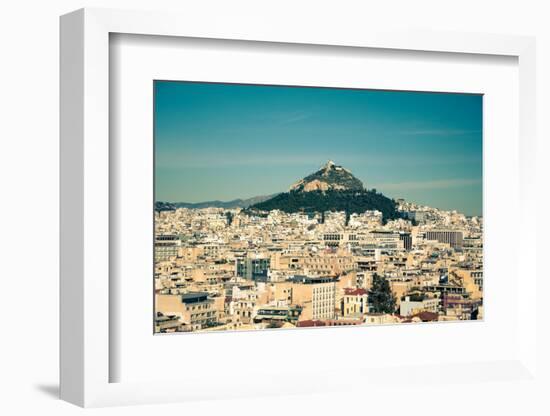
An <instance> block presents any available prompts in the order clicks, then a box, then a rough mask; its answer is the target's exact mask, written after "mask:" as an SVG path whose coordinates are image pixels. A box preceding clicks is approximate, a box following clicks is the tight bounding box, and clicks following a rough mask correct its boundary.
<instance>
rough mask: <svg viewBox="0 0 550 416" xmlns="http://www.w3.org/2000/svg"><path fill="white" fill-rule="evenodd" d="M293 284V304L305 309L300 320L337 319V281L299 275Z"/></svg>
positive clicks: (294, 277) (329, 278)
mask: <svg viewBox="0 0 550 416" xmlns="http://www.w3.org/2000/svg"><path fill="white" fill-rule="evenodd" d="M291 282H292V304H293V305H299V306H301V307H302V308H303V309H302V314H301V315H300V320H308V319H313V320H323V319H333V318H334V317H335V306H336V305H335V304H336V279H334V278H331V277H309V276H301V275H297V276H293V278H292V279H291Z"/></svg>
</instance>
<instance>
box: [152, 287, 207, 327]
mask: <svg viewBox="0 0 550 416" xmlns="http://www.w3.org/2000/svg"><path fill="white" fill-rule="evenodd" d="M156 298H157V312H161V313H163V314H164V315H172V316H177V317H178V318H179V320H180V321H181V323H182V325H184V326H185V327H186V328H187V329H188V330H191V331H196V330H199V329H203V328H205V327H209V326H214V325H216V323H217V318H216V316H217V313H216V310H215V309H214V307H213V304H214V301H213V300H211V299H209V298H208V293H206V292H189V293H184V294H175V295H173V294H157V296H156Z"/></svg>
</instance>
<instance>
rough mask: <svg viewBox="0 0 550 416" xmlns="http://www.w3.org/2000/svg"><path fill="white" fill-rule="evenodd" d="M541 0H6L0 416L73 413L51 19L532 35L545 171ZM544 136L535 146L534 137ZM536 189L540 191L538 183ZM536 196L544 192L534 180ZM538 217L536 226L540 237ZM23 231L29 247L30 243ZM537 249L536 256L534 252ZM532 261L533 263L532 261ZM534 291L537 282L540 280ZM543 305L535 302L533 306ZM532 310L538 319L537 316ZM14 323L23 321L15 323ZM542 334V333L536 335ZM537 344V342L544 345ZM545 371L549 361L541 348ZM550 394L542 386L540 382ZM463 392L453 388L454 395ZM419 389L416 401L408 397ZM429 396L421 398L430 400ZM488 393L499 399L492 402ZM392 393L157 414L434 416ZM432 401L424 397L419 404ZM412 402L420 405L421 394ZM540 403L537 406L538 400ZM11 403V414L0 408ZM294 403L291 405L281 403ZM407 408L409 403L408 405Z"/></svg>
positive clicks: (479, 398)
mask: <svg viewBox="0 0 550 416" xmlns="http://www.w3.org/2000/svg"><path fill="white" fill-rule="evenodd" d="M546 3H548V2H546V1H544V0H541V1H535V0H523V1H505V0H485V1H480V0H473V1H472V0H461V1H442V0H434V1H429V0H414V1H411V0H397V1H396V0H394V1H383V0H377V1H371V0H362V1H357V2H352V1H344V0H340V1H331V2H326V1H321V0H317V1H298V0H291V1H285V0H278V1H268V2H265V1H258V0H256V1H252V0H251V1H225V2H224V1H219V2H214V1H200V2H199V1H196V2H193V4H192V3H191V2H188V1H185V0H179V1H152V0H149V1H144V0H134V1H130V0H111V1H107V0H105V1H100V0H89V1H87V2H82V1H69V0H49V1H38V0H18V1H15V0H11V1H10V0H5V1H4V2H3V3H2V6H1V9H0V31H1V36H0V39H1V49H0V52H1V57H2V59H1V63H0V74H1V77H0V82H1V88H0V106H1V108H0V110H1V111H0V114H1V118H0V120H1V127H2V130H1V132H2V134H1V138H0V146H1V151H0V178H1V184H2V196H3V198H2V203H1V204H0V209H1V211H2V212H1V215H0V218H1V221H2V224H1V227H0V232H1V233H2V238H1V239H0V244H1V245H2V247H1V251H0V253H2V254H1V256H0V260H1V268H0V270H1V272H0V276H1V277H2V283H3V284H2V289H3V290H2V298H1V299H2V301H1V302H0V307H1V308H2V315H1V316H2V323H3V325H2V328H3V333H2V341H1V342H0V360H1V361H0V371H1V377H0V383H1V390H0V391H1V394H0V397H1V399H0V409H2V410H3V411H2V413H4V414H22V413H28V414H34V413H38V412H41V413H45V414H49V413H52V414H72V413H77V412H79V411H80V409H78V408H75V407H73V406H71V405H68V404H66V403H63V402H60V401H57V400H55V399H54V396H55V395H56V394H57V371H58V370H57V368H58V357H57V355H58V351H57V348H58V324H57V321H58V306H57V301H58V282H57V274H58V117H59V114H58V84H59V82H58V61H59V48H58V16H59V15H61V14H63V13H66V12H69V11H72V10H74V9H77V8H80V7H84V6H94V7H116V8H136V9H174V10H176V9H178V10H181V11H185V12H188V13H196V14H197V15H201V16H205V19H206V20H208V17H207V16H208V15H209V14H210V13H221V14H224V15H226V16H227V19H231V15H232V14H235V13H246V14H250V15H252V16H253V15H255V14H256V15H257V14H261V15H268V16H271V17H272V18H273V19H276V20H280V21H281V22H282V23H281V24H282V25H284V23H283V22H284V20H285V19H292V20H298V21H300V20H303V24H304V30H307V22H308V20H310V19H322V20H325V21H326V22H327V25H339V24H345V25H358V26H359V27H360V26H363V25H369V22H373V21H376V22H380V21H387V24H388V26H401V27H402V26H406V27H431V28H433V29H441V30H459V31H464V30H471V31H476V32H491V33H513V34H524V35H536V36H537V37H538V91H539V95H538V105H539V106H538V115H539V122H538V123H539V126H538V127H539V142H540V148H539V151H538V154H539V157H540V161H539V166H540V165H543V164H544V166H541V174H542V173H543V171H544V174H545V176H546V177H547V176H548V163H546V160H545V159H546V158H548V156H549V152H548V150H549V149H548V148H549V145H548V138H549V137H550V129H549V123H548V121H547V120H548V116H549V114H550V95H549V94H550V88H549V87H550V75H549V74H550V30H549V26H550V25H549V24H548V16H549V15H550V13H549V12H548V10H545V5H546ZM542 137H544V138H545V140H544V142H543V140H542V139H540V138H542ZM543 183H544V184H545V185H546V192H542V191H543V190H544V185H543ZM538 188H539V189H541V195H540V198H541V201H540V203H541V204H542V203H543V200H542V198H546V200H547V196H546V194H547V193H548V185H547V182H546V181H545V182H541V183H540V184H539V186H538ZM548 231H549V230H548V221H547V220H545V224H541V229H540V234H539V249H541V250H542V241H543V239H542V237H541V236H542V235H543V234H546V235H548ZM33 238H34V241H35V244H36V245H35V247H31V246H30V245H29V242H30V241H32V239H33ZM542 257H543V256H539V258H542ZM541 263H542V260H541ZM545 285H546V286H545V287H544V288H539V290H538V293H541V296H540V299H542V293H544V292H545V291H546V292H547V290H548V284H546V283H545ZM539 308H540V310H541V312H542V302H539ZM540 316H541V317H544V318H546V319H547V317H546V316H544V315H543V314H542V313H541V314H540ZM21 323H25V325H27V326H23V325H21ZM542 336H546V338H545V341H548V337H547V335H545V334H542V333H541V337H542ZM545 346H546V348H545V349H546V350H547V351H548V350H550V349H549V348H548V342H546V343H545ZM541 358H542V360H543V362H542V365H544V366H546V367H545V368H546V374H549V373H548V360H547V359H546V358H545V357H544V356H542V357H541ZM549 390H550V389H549ZM450 391H451V392H453V393H454V394H459V395H460V401H459V403H461V404H465V403H464V402H462V400H466V402H467V403H468V404H467V406H466V407H464V408H463V407H462V406H451V407H449V408H448V409H447V410H448V414H455V413H456V414H463V413H464V412H469V411H472V414H484V413H485V414H499V413H501V412H504V413H503V414H508V413H507V412H508V411H513V412H517V413H518V414H519V413H521V414H542V413H543V411H544V409H543V408H540V407H539V408H536V407H534V406H536V404H535V403H536V401H535V400H534V397H536V396H538V397H540V396H541V394H542V393H541V392H536V391H535V392H533V391H530V390H529V389H527V388H526V389H522V388H517V387H515V386H513V385H508V384H507V383H505V382H503V383H502V384H499V385H498V386H495V385H490V384H488V385H487V388H486V389H482V390H480V391H469V388H468V386H457V387H456V388H454V387H452V388H451V389H450ZM462 392H463V393H462ZM423 396H426V402H424V403H423V404H421V405H419V404H418V403H419V400H422V397H423ZM430 396H431V397H430ZM495 398H498V400H496V399H495ZM396 399H397V398H396V397H394V395H393V393H392V389H391V387H388V394H387V396H384V397H376V398H375V397H369V396H368V392H365V397H364V398H363V399H360V400H358V399H357V398H353V397H347V396H346V394H345V393H339V394H335V395H334V396H331V397H326V396H323V397H314V398H312V397H301V398H300V397H291V398H285V400H273V399H261V398H258V399H255V400H253V401H247V402H245V401H243V400H235V401H231V402H215V403H194V404H187V405H166V406H162V407H160V408H158V409H155V410H154V411H156V412H163V411H166V412H174V411H177V412H184V411H188V412H196V411H199V412H201V413H202V414H216V413H221V412H229V413H230V414H231V413H233V412H235V413H237V412H239V413H240V414H252V413H255V414H256V413H260V414H297V413H296V412H297V411H300V413H302V412H308V413H310V414H336V413H341V412H344V411H346V410H347V411H354V412H357V411H360V409H361V407H362V406H366V405H367V404H368V405H369V406H370V407H371V409H370V410H371V412H372V411H373V410H374V409H376V408H380V409H383V408H386V410H388V409H389V413H386V412H384V414H391V413H392V410H396V412H397V411H399V409H400V408H402V409H404V408H405V406H407V403H408V402H409V403H410V402H416V403H417V404H415V405H413V409H415V408H416V409H417V410H418V411H419V412H421V413H422V414H426V415H427V414H436V413H439V412H440V409H438V405H437V404H436V403H437V398H434V397H433V396H432V395H431V394H429V393H428V392H418V391H416V392H415V391H412V392H411V394H410V397H408V396H406V395H405V396H404V397H400V398H399V400H396ZM430 402H431V403H433V404H432V405H430V404H429V403H430ZM421 403H422V402H421ZM544 407H546V411H547V410H548V404H547V403H546V404H545V406H544ZM8 408H10V409H11V410H8ZM290 409H293V410H290ZM151 410H152V409H151V408H150V407H140V408H119V409H102V410H99V411H98V412H99V413H101V414H119V413H120V414H148V413H150V412H151ZM410 410H411V409H410V408H409V410H408V411H410Z"/></svg>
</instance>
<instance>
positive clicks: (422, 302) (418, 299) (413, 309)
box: [399, 295, 439, 316]
mask: <svg viewBox="0 0 550 416" xmlns="http://www.w3.org/2000/svg"><path fill="white" fill-rule="evenodd" d="M438 311H439V299H438V298H429V297H426V296H423V295H413V296H405V299H402V300H401V304H400V305H399V314H400V315H401V316H411V315H415V314H417V313H420V312H433V313H437V312H438Z"/></svg>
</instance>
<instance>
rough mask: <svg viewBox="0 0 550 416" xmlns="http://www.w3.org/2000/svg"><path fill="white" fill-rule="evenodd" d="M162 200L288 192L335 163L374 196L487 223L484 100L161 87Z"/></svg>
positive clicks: (158, 156) (158, 173) (158, 169)
mask: <svg viewBox="0 0 550 416" xmlns="http://www.w3.org/2000/svg"><path fill="white" fill-rule="evenodd" d="M154 88H155V108H154V111H155V165H156V166H155V188H156V189H155V191H156V195H155V197H156V200H158V201H172V202H176V201H181V202H200V201H207V200H214V199H219V200H231V199H235V198H249V197H252V196H257V195H267V194H271V193H275V192H281V191H286V190H288V187H289V186H290V185H291V184H292V183H294V182H295V181H296V180H298V179H300V178H302V177H304V176H306V175H308V174H309V173H312V172H314V171H315V170H317V169H318V168H319V167H320V166H321V165H323V164H324V163H325V162H326V161H327V160H329V159H330V160H333V161H334V162H335V163H336V164H339V165H343V166H344V167H346V168H348V169H350V170H351V171H352V173H353V174H354V175H355V176H356V177H358V178H359V179H360V180H362V181H363V183H364V184H365V186H366V187H367V188H369V189H371V188H376V189H377V190H378V191H379V192H382V193H383V194H385V195H387V196H390V197H393V198H405V199H407V200H410V201H413V202H418V203H421V204H426V205H430V206H434V207H438V208H442V209H456V210H458V211H461V212H463V213H465V214H467V215H481V213H482V96H481V95H468V94H441V93H421V92H400V91H376V90H349V89H333V88H303V87H279V86H257V85H239V84H208V83H188V82H169V81H156V82H155V84H154Z"/></svg>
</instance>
